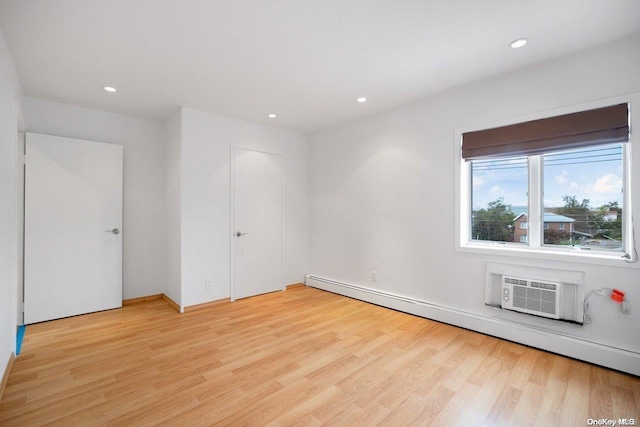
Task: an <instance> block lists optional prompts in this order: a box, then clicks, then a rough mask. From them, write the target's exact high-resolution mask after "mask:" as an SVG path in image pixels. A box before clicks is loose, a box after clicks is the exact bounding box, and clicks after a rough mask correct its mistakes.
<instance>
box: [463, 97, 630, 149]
mask: <svg viewBox="0 0 640 427" xmlns="http://www.w3.org/2000/svg"><path fill="white" fill-rule="evenodd" d="M628 115H629V112H628V105H627V104H618V105H612V106H610V107H604V108H598V109H595V110H588V111H581V112H579V113H572V114H565V115H562V116H555V117H548V118H546V119H539V120H533V121H530V122H524V123H517V124H514V125H509V126H502V127H498V128H493V129H485V130H479V131H475V132H466V133H463V134H462V158H463V159H465V160H474V159H480V158H494V157H507V156H509V157H512V156H528V155H533V154H542V153H549V152H554V151H563V150H570V149H574V148H584V147H590V146H594V145H601V144H607V143H616V142H627V141H628V139H629V138H628V137H629V120H628Z"/></svg>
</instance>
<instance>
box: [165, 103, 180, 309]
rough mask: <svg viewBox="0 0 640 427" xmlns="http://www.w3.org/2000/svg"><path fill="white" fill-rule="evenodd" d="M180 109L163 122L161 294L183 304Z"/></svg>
mask: <svg viewBox="0 0 640 427" xmlns="http://www.w3.org/2000/svg"><path fill="white" fill-rule="evenodd" d="M181 134H182V112H181V111H180V110H179V109H178V110H177V111H176V112H175V114H173V115H172V116H171V117H170V118H169V119H168V120H167V122H166V136H167V150H166V159H165V160H166V166H165V177H166V180H165V185H166V189H165V191H166V196H165V197H166V212H165V218H166V221H165V222H166V224H165V233H166V257H167V258H166V284H165V289H164V294H165V295H166V296H168V297H169V298H171V299H172V300H173V301H174V302H175V303H177V304H178V305H182V297H181V293H182V280H181V277H180V276H181V267H180V261H181V245H180V241H181V237H180V235H181V233H180V230H181V224H180V198H181V194H180V183H181V180H180V174H181V168H180V161H181V156H180V141H181Z"/></svg>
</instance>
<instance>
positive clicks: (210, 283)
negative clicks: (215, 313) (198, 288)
mask: <svg viewBox="0 0 640 427" xmlns="http://www.w3.org/2000/svg"><path fill="white" fill-rule="evenodd" d="M204 288H205V289H206V290H208V291H210V290H211V289H213V280H211V279H207V280H206V281H205V282H204Z"/></svg>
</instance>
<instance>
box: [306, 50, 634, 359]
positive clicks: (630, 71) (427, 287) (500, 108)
mask: <svg viewBox="0 0 640 427" xmlns="http://www.w3.org/2000/svg"><path fill="white" fill-rule="evenodd" d="M514 54H517V52H514ZM638 76H640V38H634V39H629V40H625V41H621V42H618V43H616V44H612V45H609V46H604V47H602V48H600V49H597V50H592V51H588V52H582V53H580V54H576V55H574V56H571V57H566V58H561V59H558V60H555V61H553V62H549V63H546V64H540V65H538V66H536V67H532V68H528V69H523V70H520V71H519V72H516V73H510V74H506V75H503V76H500V77H496V78H492V79H489V80H485V81H482V82H479V83H475V84H471V85H467V86H463V87H460V88H456V89H454V90H450V91H447V92H444V93H441V94H439V95H437V96H433V97H431V98H429V99H426V100H423V101H420V102H417V103H414V104H411V105H408V106H405V107H403V108H399V109H395V110H392V111H389V112H387V113H384V114H380V115H377V116H374V117H369V118H367V119H363V120H359V121H357V122H352V123H349V124H345V125H342V126H338V127H336V128H333V129H329V130H326V131H323V132H318V133H315V134H313V135H311V136H310V156H309V158H310V165H309V169H310V172H309V174H310V204H309V210H310V235H309V242H310V253H309V258H310V262H309V265H310V268H309V271H310V273H312V274H314V275H317V276H322V277H327V278H331V279H335V280H338V281H343V282H347V283H351V284H355V285H359V286H366V287H368V288H373V289H377V290H381V291H384V292H389V293H393V294H396V295H403V296H407V297H411V298H415V299H419V300H423V301H427V302H429V303H432V304H437V305H440V306H443V307H445V308H451V309H453V310H459V311H463V312H466V313H471V314H474V315H481V316H488V317H489V316H504V317H505V318H506V319H507V321H508V322H510V321H515V320H514V319H515V317H513V316H511V314H514V315H516V316H518V317H519V318H522V319H523V320H522V322H523V323H526V324H530V325H533V326H537V325H540V324H541V322H539V321H538V320H537V318H535V317H531V316H524V315H518V314H515V313H507V314H503V313H504V311H501V310H498V311H497V312H496V310H495V309H489V308H486V307H485V306H484V285H485V269H486V263H487V262H506V263H510V264H515V265H525V266H533V267H539V268H558V269H566V270H578V271H584V272H585V293H586V292H588V291H589V290H591V289H594V288H599V287H604V286H607V287H611V286H614V287H617V288H619V289H622V290H624V291H625V292H627V295H628V298H629V300H631V301H633V303H634V320H633V321H629V320H627V319H621V318H619V317H618V311H617V310H618V306H617V305H616V304H614V303H612V302H611V301H610V300H607V299H605V298H594V299H593V301H592V305H591V314H592V317H593V319H594V321H593V324H591V325H588V326H582V327H581V326H575V325H570V324H566V323H561V322H552V321H546V322H542V327H543V328H545V329H550V330H553V331H557V332H558V333H559V334H567V335H570V336H575V337H579V338H582V339H585V340H588V341H594V342H597V343H600V344H605V345H611V346H613V347H618V348H623V349H627V350H631V351H634V352H638V353H640V270H639V269H638V267H640V263H638V264H634V265H630V264H624V263H620V265H619V266H615V267H604V266H596V265H590V264H588V263H586V262H571V263H569V262H567V263H565V262H553V261H536V260H529V259H522V258H520V259H518V258H513V257H498V256H487V255H477V254H468V253H461V252H456V251H455V250H454V246H455V245H454V220H455V218H454V206H455V203H454V197H455V186H454V181H455V171H454V164H455V163H454V158H455V156H454V153H455V147H456V143H455V139H454V133H455V129H456V128H461V127H468V126H471V125H474V124H483V123H488V122H493V121H496V120H504V119H507V118H510V117H517V116H522V115H527V114H533V113H538V112H544V111H548V110H552V109H556V108H561V107H567V106H571V105H577V104H582V103H587V102H591V101H595V100H599V99H603V98H609V97H614V96H618V95H623V94H628V93H632V92H637V91H640V79H639V78H638ZM372 102H374V100H372ZM632 126H633V124H632ZM638 126H640V123H637V124H636V127H638ZM639 142H640V141H636V142H635V143H636V144H637V143H639ZM637 148H638V147H636V151H637ZM637 158H638V157H637V156H636V159H637ZM634 166H635V172H634V173H635V174H637V173H638V170H639V169H640V164H638V163H636V164H635V165H634ZM636 182H640V181H638V180H636ZM639 187H640V186H636V187H634V188H633V196H634V197H635V201H636V203H634V206H635V209H636V221H635V223H636V228H638V227H640V225H638V224H639V223H640V220H639V218H640V210H639V209H638V208H639V207H640V188H639ZM639 235H640V230H637V231H636V236H639ZM636 239H637V237H636ZM372 270H375V271H377V282H376V283H373V282H372V280H371V275H372V273H371V272H372ZM514 330H515V329H514ZM612 331H613V332H612ZM533 345H535V344H533Z"/></svg>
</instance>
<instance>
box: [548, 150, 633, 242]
mask: <svg viewBox="0 0 640 427" xmlns="http://www.w3.org/2000/svg"><path fill="white" fill-rule="evenodd" d="M622 153H623V147H622V144H611V145H603V146H598V147H591V148H586V149H580V150H572V151H566V152H562V153H553V154H546V155H544V156H543V176H544V243H545V244H547V245H574V246H576V247H579V248H581V249H590V250H621V249H622V248H623V242H622V215H623V209H624V206H623V198H622V185H623V160H622V158H623V155H622Z"/></svg>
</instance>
